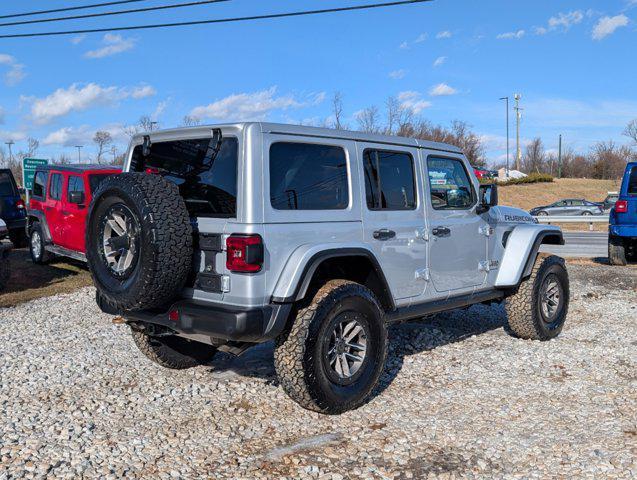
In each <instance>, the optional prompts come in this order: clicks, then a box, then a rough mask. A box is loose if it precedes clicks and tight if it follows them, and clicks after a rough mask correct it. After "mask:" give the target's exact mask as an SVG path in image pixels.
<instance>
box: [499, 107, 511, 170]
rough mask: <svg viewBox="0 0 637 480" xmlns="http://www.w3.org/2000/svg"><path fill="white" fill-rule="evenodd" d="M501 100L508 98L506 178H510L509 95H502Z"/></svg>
mask: <svg viewBox="0 0 637 480" xmlns="http://www.w3.org/2000/svg"><path fill="white" fill-rule="evenodd" d="M500 100H506V109H507V166H506V168H505V170H504V175H505V178H509V165H510V164H509V97H502V98H501V99H500Z"/></svg>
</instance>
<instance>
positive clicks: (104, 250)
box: [86, 173, 193, 311]
mask: <svg viewBox="0 0 637 480" xmlns="http://www.w3.org/2000/svg"><path fill="white" fill-rule="evenodd" d="M192 254H193V250H192V227H191V225H190V217H189V215H188V211H187V210H186V204H185V203H184V200H183V199H182V197H181V196H180V195H179V189H178V187H177V186H176V185H175V184H174V183H172V182H169V181H168V180H166V179H164V178H163V177H161V176H159V175H151V174H145V173H123V174H120V175H114V176H112V177H108V178H106V179H105V180H104V181H102V182H101V183H100V185H99V187H98V188H97V190H96V191H95V193H94V195H93V200H92V201H91V205H90V208H89V214H88V219H87V225H86V260H87V262H88V266H89V269H90V271H91V276H92V277H93V281H94V282H95V286H96V288H97V290H98V292H99V294H100V295H101V296H102V297H103V298H104V299H105V300H106V301H107V302H108V303H109V304H111V305H113V306H114V307H115V308H117V309H118V310H123V311H135V310H144V309H148V308H155V307H161V306H164V305H166V304H168V303H169V302H170V301H171V300H173V299H174V298H175V297H176V296H177V295H178V294H179V293H180V291H181V290H182V288H183V287H184V284H185V282H186V279H187V277H188V274H189V273H190V268H191V264H192Z"/></svg>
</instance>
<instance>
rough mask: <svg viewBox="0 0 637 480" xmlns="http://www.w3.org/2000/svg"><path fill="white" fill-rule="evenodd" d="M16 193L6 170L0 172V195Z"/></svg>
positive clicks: (11, 195)
mask: <svg viewBox="0 0 637 480" xmlns="http://www.w3.org/2000/svg"><path fill="white" fill-rule="evenodd" d="M15 195H16V191H15V186H14V185H13V179H12V178H11V175H10V174H9V173H8V172H0V196H2V197H13V196H15Z"/></svg>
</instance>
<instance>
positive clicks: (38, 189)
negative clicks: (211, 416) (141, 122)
mask: <svg viewBox="0 0 637 480" xmlns="http://www.w3.org/2000/svg"><path fill="white" fill-rule="evenodd" d="M121 171H122V170H121V168H117V167H113V166H102V165H50V166H49V165H47V166H43V167H38V169H37V170H36V172H35V177H34V179H33V190H32V191H31V192H29V193H30V195H29V208H28V215H27V226H26V230H27V235H28V236H29V238H30V241H29V245H30V249H31V258H32V259H33V262H34V263H46V262H47V261H49V260H50V259H51V256H52V255H61V256H65V257H71V258H74V259H76V260H82V261H86V257H85V256H84V253H85V251H86V249H85V246H84V227H85V224H86V214H87V212H88V205H89V203H90V202H91V197H92V192H93V191H95V189H96V188H97V186H98V185H99V183H100V182H101V181H102V180H103V179H105V178H106V177H108V176H110V175H115V174H117V173H121Z"/></svg>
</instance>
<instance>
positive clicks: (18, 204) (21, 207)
mask: <svg viewBox="0 0 637 480" xmlns="http://www.w3.org/2000/svg"><path fill="white" fill-rule="evenodd" d="M15 208H17V209H18V210H24V209H25V208H26V207H25V205H24V200H22V199H20V200H17V201H16V202H15Z"/></svg>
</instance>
